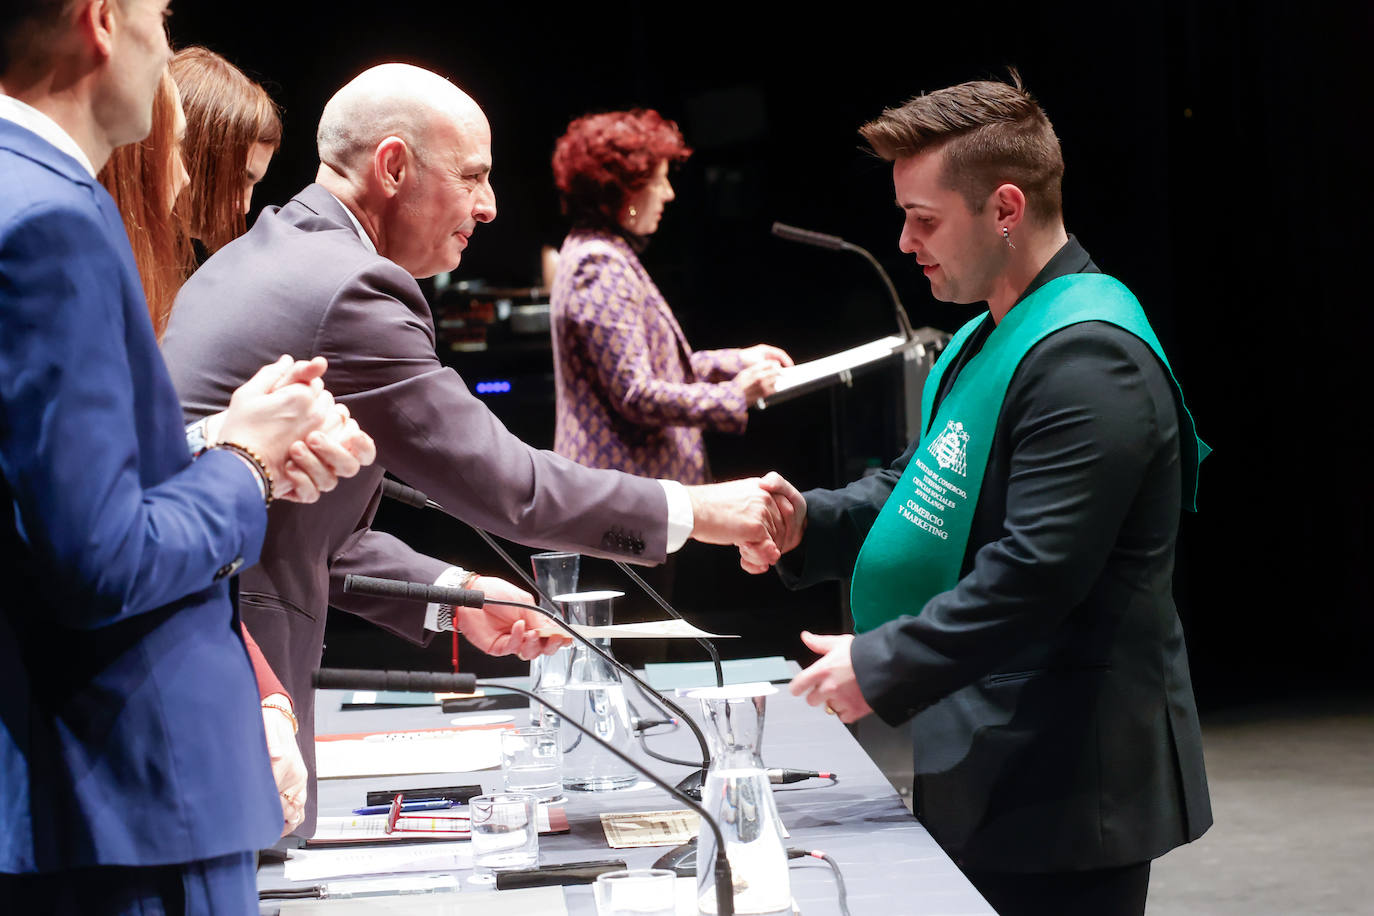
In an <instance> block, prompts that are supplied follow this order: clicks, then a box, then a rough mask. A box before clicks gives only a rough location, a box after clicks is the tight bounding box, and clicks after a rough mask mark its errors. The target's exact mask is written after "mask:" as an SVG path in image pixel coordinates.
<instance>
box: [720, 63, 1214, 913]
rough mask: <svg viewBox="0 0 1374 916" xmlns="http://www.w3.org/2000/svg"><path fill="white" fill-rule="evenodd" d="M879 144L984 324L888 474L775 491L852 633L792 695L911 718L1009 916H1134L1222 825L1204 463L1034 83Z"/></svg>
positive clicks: (943, 799)
mask: <svg viewBox="0 0 1374 916" xmlns="http://www.w3.org/2000/svg"><path fill="white" fill-rule="evenodd" d="M861 133H862V134H863V136H864V138H865V139H866V140H867V141H868V143H869V144H870V145H871V146H872V147H873V149H874V151H875V152H876V153H877V154H878V155H879V156H881V157H882V158H883V159H886V160H888V161H891V162H892V163H893V184H894V186H895V188H896V194H897V204H898V206H900V207H901V208H902V210H903V211H904V213H905V224H904V226H903V229H902V235H901V241H900V247H901V250H902V251H904V252H906V253H908V254H911V255H914V256H915V258H916V261H917V263H918V264H920V265H921V267H922V270H923V272H924V274H925V276H926V277H927V279H929V281H930V284H931V291H932V293H933V294H934V296H935V298H937V299H940V300H942V301H947V302H958V303H976V302H986V303H987V306H988V310H987V311H986V312H984V313H983V314H981V315H979V316H978V317H977V318H975V319H974V320H973V321H970V322H969V323H968V324H967V325H965V326H964V327H963V328H962V329H960V330H959V332H958V333H957V334H956V335H955V336H954V338H953V339H952V340H951V341H950V344H949V346H948V347H947V348H946V350H945V352H944V353H943V354H942V355H941V357H940V360H939V362H938V363H937V364H936V366H935V367H934V369H933V370H932V372H931V375H930V378H929V379H928V381H927V382H926V387H925V396H924V399H923V404H922V417H923V430H922V435H921V436H920V438H919V440H918V441H916V442H913V443H912V444H911V445H910V447H908V449H907V450H906V452H905V453H904V454H903V455H902V456H901V457H900V458H898V459H897V461H895V462H894V463H893V464H892V466H891V467H890V468H888V469H887V470H886V471H884V472H882V473H880V474H878V475H875V476H872V477H867V478H864V479H862V480H859V481H856V482H854V483H852V484H850V485H849V486H847V487H845V488H843V489H840V490H833V491H828V490H812V491H809V492H807V493H806V494H804V495H801V494H797V493H796V491H795V490H792V489H791V488H790V486H789V485H787V484H786V483H785V482H783V481H781V480H776V479H774V478H770V479H769V485H770V486H772V487H773V488H774V492H775V493H776V494H777V495H779V496H780V497H783V498H786V499H788V500H790V502H791V503H792V507H793V512H792V513H791V520H790V523H789V531H788V533H787V537H786V538H784V541H783V543H781V544H779V546H780V547H781V548H782V549H783V550H784V551H785V552H786V555H785V556H784V557H783V559H782V561H781V562H780V564H779V570H780V572H781V573H782V576H783V579H784V581H785V582H787V584H788V585H789V586H791V587H794V588H800V587H803V586H806V585H810V584H812V583H814V582H817V581H821V580H823V579H833V578H843V577H845V576H850V575H852V577H853V578H852V591H851V606H852V608H853V614H854V621H855V629H856V631H857V635H853V636H851V635H843V636H817V635H813V634H810V633H804V634H803V639H804V640H805V641H806V642H807V644H808V645H809V646H810V647H811V648H812V649H814V650H815V651H817V652H820V653H822V658H821V659H820V660H819V661H817V662H816V663H815V664H814V665H812V666H811V667H809V668H807V669H806V670H805V671H804V672H802V673H801V674H800V675H798V676H797V678H796V679H795V680H794V681H793V682H792V692H793V693H794V694H797V695H804V696H806V697H807V700H808V702H810V703H811V704H812V705H814V706H821V705H824V706H825V707H826V709H827V711H829V712H832V713H835V714H837V715H839V716H840V717H841V718H842V719H843V720H844V721H846V722H852V721H854V720H856V719H859V718H861V717H863V716H865V715H868V714H869V713H877V715H878V716H880V717H881V718H882V719H883V720H884V721H887V722H889V723H891V724H898V723H901V722H904V721H906V720H908V719H911V720H912V730H913V740H914V748H915V767H914V768H915V773H916V777H915V786H914V797H915V808H916V813H917V815H918V816H919V817H920V819H921V821H922V822H923V823H924V824H925V826H926V827H927V829H929V830H930V832H931V834H932V835H933V836H934V837H935V838H936V840H938V841H939V842H940V844H941V845H942V846H943V847H944V848H945V850H946V851H947V852H949V853H950V855H951V856H952V857H953V858H954V860H955V861H956V862H957V863H958V864H959V866H960V867H961V868H962V869H963V870H964V872H965V873H966V874H967V875H968V876H969V878H970V880H972V881H973V883H974V885H975V886H976V887H978V889H979V890H980V891H981V892H982V893H983V895H984V896H985V897H987V899H988V901H989V902H990V903H991V904H992V905H993V907H994V908H995V909H996V910H997V911H998V913H1000V914H1004V916H1005V914H1042V913H1043V914H1054V916H1066V914H1085V916H1086V914H1091V916H1115V914H1123V916H1124V914H1131V916H1139V914H1141V913H1143V912H1144V908H1145V896H1146V892H1147V889H1148V885H1149V872H1150V861H1151V860H1152V859H1154V858H1156V857H1158V856H1160V855H1163V854H1164V853H1165V852H1167V851H1169V850H1170V849H1173V848H1174V847H1176V846H1179V845H1181V844H1183V843H1187V842H1189V841H1191V840H1193V839H1196V838H1197V837H1198V836H1200V835H1201V834H1202V833H1203V831H1205V830H1206V829H1207V828H1208V827H1209V826H1210V825H1211V822H1212V814H1211V807H1210V803H1209V800H1208V795H1207V783H1206V776H1205V774H1204V771H1203V762H1202V744H1201V738H1200V735H1199V730H1198V722H1197V710H1196V705H1195V703H1194V699H1193V690H1192V683H1191V680H1190V677H1189V673H1188V661H1187V656H1186V653H1185V649H1184V644H1183V631H1182V628H1181V626H1180V623H1179V619H1178V614H1177V612H1176V610H1175V608H1174V602H1173V596H1172V578H1173V568H1174V551H1175V544H1176V540H1177V535H1178V524H1179V516H1180V513H1181V509H1182V508H1184V507H1187V508H1189V509H1192V508H1193V507H1194V496H1195V492H1196V484H1197V468H1198V462H1199V461H1200V460H1201V459H1202V458H1203V457H1204V456H1205V454H1206V452H1207V447H1206V446H1205V445H1204V444H1203V443H1202V442H1201V440H1199V439H1198V438H1197V436H1196V434H1195V431H1194V428H1193V422H1192V419H1191V417H1190V416H1189V414H1188V412H1187V410H1186V409H1185V407H1184V405H1183V398H1182V394H1181V393H1180V391H1179V388H1178V385H1177V383H1176V381H1175V380H1174V377H1173V375H1172V372H1171V371H1170V369H1169V363H1168V360H1167V359H1166V357H1165V355H1164V352H1163V350H1162V349H1161V348H1160V345H1159V341H1158V339H1157V338H1156V337H1155V334H1154V332H1153V331H1152V330H1151V328H1150V324H1149V322H1148V320H1146V317H1145V314H1144V312H1143V310H1142V309H1141V306H1140V304H1139V303H1138V302H1137V301H1136V299H1135V297H1134V296H1133V295H1132V294H1131V292H1130V290H1128V289H1127V288H1126V287H1125V286H1124V285H1123V284H1121V283H1120V282H1119V281H1117V280H1115V279H1113V278H1111V277H1109V276H1107V275H1105V274H1103V273H1101V272H1100V271H1099V270H1098V268H1097V266H1096V265H1095V264H1093V262H1092V260H1091V259H1090V258H1089V256H1088V253H1087V252H1086V251H1085V250H1084V248H1083V246H1082V245H1080V244H1079V243H1078V241H1077V240H1076V239H1074V238H1073V237H1072V236H1070V235H1068V234H1067V233H1066V231H1065V229H1064V223H1063V217H1062V212H1061V204H1060V185H1061V181H1062V177H1063V172H1064V165H1063V159H1062V156H1061V153H1060V148H1059V140H1058V138H1057V137H1056V136H1055V134H1054V130H1053V128H1052V127H1051V125H1050V123H1049V120H1048V119H1047V118H1046V117H1045V113H1044V112H1043V111H1042V110H1041V108H1040V106H1039V105H1038V104H1037V103H1036V102H1035V101H1034V99H1032V98H1031V96H1030V95H1029V94H1028V93H1026V92H1025V91H1024V90H1023V89H1022V87H1021V85H1020V80H1019V78H1016V79H1015V82H1014V83H1013V84H1011V85H1008V84H1006V83H1001V82H973V83H965V84H962V85H959V86H954V87H951V88H948V89H943V90H940V91H938V92H934V93H930V94H928V95H923V96H919V97H917V98H914V99H912V100H911V101H909V102H908V103H906V104H905V105H903V106H901V107H900V108H896V109H889V110H887V111H885V112H884V113H883V114H882V116H881V117H879V118H878V119H876V120H875V121H873V122H871V123H869V124H867V125H865V126H864V127H863V128H862V130H861ZM742 553H743V557H742V563H743V565H744V567H745V568H746V569H749V570H750V571H753V572H761V571H763V569H764V568H766V566H767V564H766V562H764V558H763V557H762V556H753V555H752V554H751V552H750V551H749V550H748V549H745V550H744V551H743V552H742Z"/></svg>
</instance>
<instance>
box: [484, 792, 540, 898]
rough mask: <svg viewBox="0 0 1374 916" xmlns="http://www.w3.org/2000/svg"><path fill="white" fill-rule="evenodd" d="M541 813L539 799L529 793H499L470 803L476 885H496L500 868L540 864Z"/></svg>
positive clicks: (528, 866) (526, 866)
mask: <svg viewBox="0 0 1374 916" xmlns="http://www.w3.org/2000/svg"><path fill="white" fill-rule="evenodd" d="M538 811H539V799H538V798H536V797H535V796H533V795H531V794H529V793H528V792H500V793H496V794H493V795H478V796H476V797H474V798H471V799H469V800H468V813H469V814H470V815H471V817H472V873H473V874H472V881H473V882H474V883H478V884H491V883H494V882H495V881H496V871H497V870H498V869H508V868H533V867H534V866H535V865H536V864H538V862H539V821H538V820H537V814H538Z"/></svg>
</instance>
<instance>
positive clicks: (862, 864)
mask: <svg viewBox="0 0 1374 916" xmlns="http://www.w3.org/2000/svg"><path fill="white" fill-rule="evenodd" d="M631 689H632V688H631V687H627V691H629V690H631ZM632 695H633V694H632ZM344 696H345V694H344V692H343V691H320V693H319V696H318V697H317V702H316V705H315V709H316V733H317V734H320V735H330V734H356V733H359V732H379V731H389V730H404V729H419V728H443V727H448V726H450V725H452V724H453V723H454V720H455V719H457V718H461V717H456V716H454V715H453V714H446V713H443V712H442V711H441V710H440V709H439V707H437V706H428V707H414V708H404V709H395V708H393V709H361V710H358V709H350V710H344V709H342V708H341V706H342V702H343V699H344ZM634 703H635V705H636V706H637V707H638V708H639V710H640V711H641V712H642V713H643V714H645V715H652V713H651V712H650V710H651V707H650V706H649V704H648V703H647V702H644V701H642V700H640V699H639V698H638V697H636V698H635V700H634ZM679 705H681V706H682V707H683V708H684V709H686V710H687V711H688V712H689V713H692V714H693V716H694V718H697V719H698V721H700V719H699V715H700V713H699V710H698V709H697V708H696V703H695V701H685V700H682V701H679ZM508 712H512V713H514V714H515V716H516V723H517V724H521V725H523V724H525V720H526V719H527V717H528V714H527V713H526V711H525V710H524V709H523V708H522V709H516V710H508ZM649 740H650V742H651V745H650V746H651V747H653V749H654V750H655V751H657V752H658V753H661V754H666V755H667V756H670V757H677V758H680V759H688V760H690V759H692V758H693V757H696V756H699V752H698V751H697V750H696V744H695V742H694V741H693V740H692V736H691V732H690V731H689V730H688V729H687V728H685V727H681V728H679V729H678V730H677V731H676V732H674V733H671V734H668V735H664V736H661V737H653V738H650V739H649ZM635 755H636V758H637V759H638V760H639V761H640V762H642V763H644V764H645V765H646V766H648V767H649V768H650V769H651V770H652V771H653V772H654V773H656V774H658V775H660V776H662V777H663V778H664V779H666V780H669V781H670V782H673V783H676V782H677V781H678V780H680V779H681V778H682V777H684V776H685V775H687V773H688V772H689V770H688V769H687V768H686V767H679V766H674V765H672V764H666V763H662V762H660V761H656V760H654V759H652V758H650V757H648V756H647V755H643V754H642V753H641V752H640V750H639V748H638V747H636V748H635ZM763 760H764V764H765V765H766V766H770V767H791V768H795V769H805V770H824V771H831V772H834V773H836V774H837V776H838V781H837V782H835V783H834V784H827V783H825V782H823V781H821V780H808V781H805V782H800V783H794V784H792V785H782V786H774V796H775V798H776V799H777V805H778V812H779V815H780V816H781V819H782V823H783V825H784V826H785V827H786V828H787V830H788V832H789V833H790V834H791V837H790V839H789V840H787V843H788V845H789V846H800V847H804V848H806V849H820V850H823V851H825V852H827V853H829V854H830V855H831V856H833V857H834V858H835V859H836V860H837V861H838V862H839V865H840V868H841V870H842V871H843V874H844V880H845V884H846V885H847V888H848V894H849V911H850V913H852V914H853V916H864V914H872V916H894V914H911V916H935V914H941V916H996V914H995V912H994V911H993V910H992V908H991V907H990V906H989V905H988V904H987V903H986V902H985V901H984V900H983V898H982V897H981V896H980V895H979V894H978V892H977V891H976V890H974V888H973V886H972V885H970V884H969V882H968V880H967V879H966V878H965V877H964V876H963V874H962V873H960V871H959V870H958V868H957V867H955V865H954V863H953V862H951V861H950V859H949V857H948V856H946V855H945V853H944V851H943V850H941V849H940V847H939V846H938V845H937V844H936V843H935V841H934V840H933V839H932V838H931V836H930V834H929V833H927V832H926V830H925V828H924V827H922V826H921V824H920V823H919V822H918V821H917V820H916V819H915V818H914V817H912V816H911V814H910V813H909V812H908V811H907V809H906V807H905V805H903V803H902V801H901V799H900V798H899V797H898V795H897V793H896V792H895V791H894V790H893V788H892V785H891V784H890V783H889V782H888V781H887V779H886V778H885V777H884V776H883V774H882V772H881V771H880V770H879V769H878V768H877V766H876V765H874V763H873V761H872V760H870V759H869V757H868V755H867V754H865V753H864V751H863V749H862V748H861V747H860V746H859V745H858V743H857V742H856V741H855V740H854V738H853V737H852V736H851V735H850V734H849V731H848V729H846V728H845V727H844V725H843V724H841V723H840V722H839V721H838V720H837V719H836V718H835V717H833V716H828V715H825V714H824V713H823V712H822V711H820V710H819V709H814V708H812V707H810V706H807V705H806V704H805V703H804V702H802V701H801V700H799V699H796V698H794V697H792V696H791V695H789V694H788V693H787V691H786V688H785V687H783V688H780V690H779V692H778V693H777V694H776V695H774V696H770V697H769V698H768V711H767V719H766V724H765V728H764V741H763ZM479 783H480V784H481V785H482V787H483V789H485V790H487V791H496V790H499V789H500V788H501V773H500V770H499V769H497V770H484V771H480V772H470V773H450V774H429V775H422V776H389V777H378V778H368V779H328V780H323V781H321V783H320V788H319V802H320V805H319V808H320V813H321V814H322V815H329V814H334V815H341V814H346V813H348V812H349V811H350V810H351V809H352V808H354V807H356V806H358V805H360V804H362V803H363V796H364V794H365V792H366V791H367V790H368V789H369V788H373V789H378V788H391V787H395V788H406V787H418V786H432V785H461V784H479ZM567 794H568V804H567V813H568V820H569V822H570V824H571V826H572V830H571V832H570V833H567V834H561V835H548V834H546V835H543V836H541V837H540V838H539V859H540V864H543V865H548V864H553V863H558V862H573V861H579V860H586V859H607V858H621V859H624V860H625V861H626V863H627V864H628V865H629V866H630V867H631V868H636V867H648V866H650V865H652V864H653V862H654V861H655V860H656V859H658V858H659V856H661V855H662V854H663V853H664V852H666V851H667V850H666V849H665V848H663V847H649V848H640V849H618V850H612V849H610V848H609V847H608V846H607V845H606V839H605V835H604V833H603V832H602V829H601V822H600V815H601V813H602V812H614V811H652V810H664V809H675V808H680V807H682V806H681V804H680V803H679V802H678V801H676V800H675V799H674V798H673V797H672V796H670V795H669V794H668V793H667V792H665V791H664V790H662V789H659V788H657V787H649V786H648V784H647V783H641V787H636V788H633V789H629V790H621V791H617V792H606V793H582V792H569V793H567ZM791 866H792V867H791V870H790V874H791V882H792V896H793V898H794V899H795V900H796V902H797V904H798V906H799V908H800V910H801V912H802V913H804V914H806V916H825V914H833V913H838V912H839V905H838V902H837V897H836V889H835V882H834V878H833V876H832V873H831V871H830V869H829V868H828V867H827V866H826V865H825V864H824V863H823V862H821V861H819V860H817V859H809V858H808V859H799V860H795V861H793V862H792V863H791ZM467 876H468V875H467V873H462V874H460V877H461V878H464V879H466V877H467ZM258 881H259V886H260V887H282V886H289V882H287V881H285V879H284V878H283V876H282V866H281V865H279V864H275V865H272V864H269V865H264V866H263V867H262V869H261V870H260V871H259V876H258ZM467 891H468V886H467V885H465V886H464V891H463V892H464V893H466V892H467ZM564 895H565V901H566V904H567V909H568V912H569V913H570V914H594V913H595V911H596V907H595V903H594V901H593V899H592V892H591V888H590V887H588V886H569V887H566V888H565V889H564ZM273 911H274V908H271V907H269V906H268V905H267V904H266V903H265V904H264V912H273Z"/></svg>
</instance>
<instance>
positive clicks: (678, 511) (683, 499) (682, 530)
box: [659, 479, 696, 553]
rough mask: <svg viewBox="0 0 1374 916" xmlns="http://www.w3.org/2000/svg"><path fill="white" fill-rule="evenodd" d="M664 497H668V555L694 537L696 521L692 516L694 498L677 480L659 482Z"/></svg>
mask: <svg viewBox="0 0 1374 916" xmlns="http://www.w3.org/2000/svg"><path fill="white" fill-rule="evenodd" d="M659 483H661V484H663V495H665V496H667V497H668V545H667V549H668V553H676V552H677V551H679V550H681V549H682V545H683V544H686V543H687V539H688V538H689V537H691V536H692V528H693V527H695V526H696V519H695V518H694V517H693V516H692V497H690V496H688V495H687V488H686V487H685V486H683V485H682V484H680V483H678V482H677V481H676V480H662V479H660V480H659Z"/></svg>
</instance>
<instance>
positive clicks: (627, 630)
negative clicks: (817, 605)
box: [538, 620, 738, 639]
mask: <svg viewBox="0 0 1374 916" xmlns="http://www.w3.org/2000/svg"><path fill="white" fill-rule="evenodd" d="M573 629H574V630H576V631H577V632H578V633H579V634H581V635H582V636H585V637H587V638H588V639H736V638H738V637H736V636H733V635H728V634H721V633H708V632H706V631H705V630H702V629H698V628H697V627H694V626H692V625H691V624H690V623H688V622H687V621H685V620H650V621H646V622H645V623H621V624H613V625H611V626H608V627H587V626H581V625H578V624H574V625H573ZM538 632H539V635H540V636H559V635H567V634H565V633H564V632H563V631H562V630H560V629H558V628H557V627H554V626H545V627H540V628H539V631H538Z"/></svg>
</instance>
